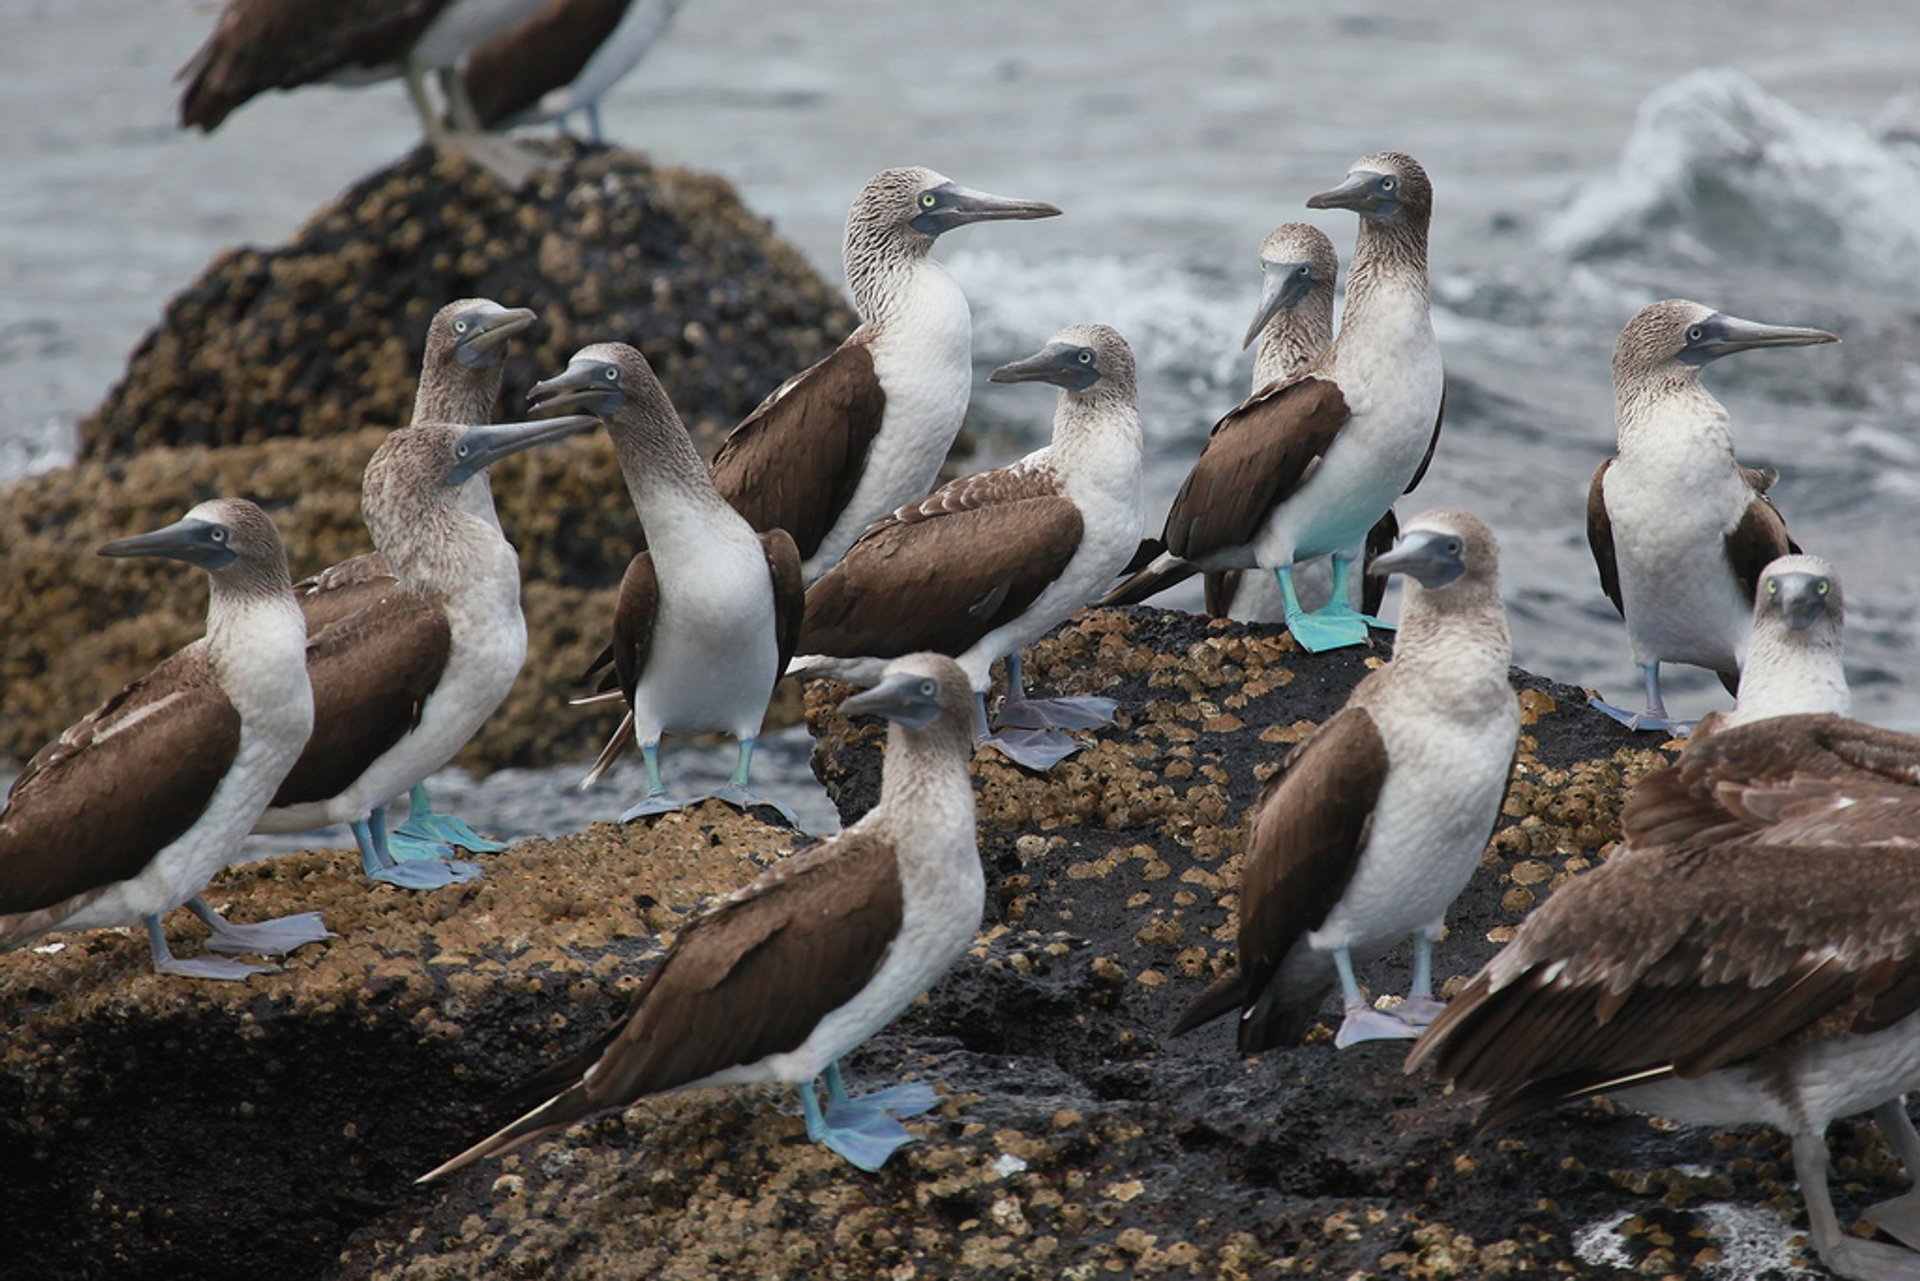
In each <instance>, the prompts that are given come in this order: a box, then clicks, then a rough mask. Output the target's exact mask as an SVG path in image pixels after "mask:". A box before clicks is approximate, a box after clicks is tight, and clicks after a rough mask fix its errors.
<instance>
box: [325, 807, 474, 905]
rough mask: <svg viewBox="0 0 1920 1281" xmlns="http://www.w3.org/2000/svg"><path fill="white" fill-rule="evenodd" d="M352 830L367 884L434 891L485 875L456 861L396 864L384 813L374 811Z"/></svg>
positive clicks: (414, 861) (445, 859)
mask: <svg viewBox="0 0 1920 1281" xmlns="http://www.w3.org/2000/svg"><path fill="white" fill-rule="evenodd" d="M351 826H352V828H353V839H354V841H355V843H357V844H358V845H359V847H360V870H361V871H363V872H365V873H366V876H367V879H368V880H370V881H379V882H381V883H382V884H384V885H394V886H398V887H399V888H401V889H403V890H437V889H442V888H444V887H446V886H448V885H457V884H459V883H460V882H462V881H473V880H478V879H479V878H480V877H482V876H485V875H486V873H485V872H484V871H483V870H482V869H481V868H480V867H479V866H478V865H476V864H473V863H463V862H461V861H460V860H458V859H450V858H421V859H409V860H408V861H407V862H405V863H396V862H395V861H394V858H393V855H392V853H391V852H390V851H389V850H388V848H387V831H386V814H385V812H384V811H381V810H375V811H374V812H373V813H372V814H371V815H370V816H369V817H368V818H367V819H366V821H364V822H360V823H354V824H352V825H351Z"/></svg>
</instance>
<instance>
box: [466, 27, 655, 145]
mask: <svg viewBox="0 0 1920 1281" xmlns="http://www.w3.org/2000/svg"><path fill="white" fill-rule="evenodd" d="M680 5H681V0H547V3H546V5H545V6H544V7H542V8H541V10H540V12H538V13H536V14H534V15H533V17H531V18H529V19H527V20H526V21H525V22H523V23H521V24H520V25H519V26H517V27H515V28H514V29H513V30H511V31H509V32H507V33H506V34H505V35H501V36H496V37H494V38H493V39H492V40H489V41H488V42H487V43H486V44H483V45H481V46H480V47H479V48H478V49H475V50H474V51H473V53H472V54H471V55H469V56H468V58H467V60H466V62H465V63H463V64H462V65H461V68H460V76H461V79H462V80H464V81H465V82H466V86H467V95H468V97H469V98H471V99H472V100H473V109H474V113H475V114H476V115H477V116H478V117H479V118H480V123H481V124H483V125H485V126H486V127H487V128H489V129H511V128H513V127H514V126H516V125H535V124H543V123H545V122H546V121H549V120H560V121H563V122H564V119H565V117H566V116H568V115H570V114H572V113H573V112H575V111H578V112H580V113H582V114H583V115H585V116H586V118H587V125H588V128H589V131H590V132H591V134H592V137H593V140H594V141H595V142H604V141H605V140H606V139H605V135H604V134H603V132H602V131H601V128H600V99H601V98H602V97H604V96H605V95H606V92H607V90H609V89H611V88H613V86H614V85H615V84H617V83H618V82H619V81H620V79H621V78H622V77H623V76H625V75H626V74H627V73H628V72H629V71H632V70H633V69H634V68H635V67H637V66H639V65H640V60H641V59H642V58H644V57H646V56H647V53H648V51H649V50H651V49H652V48H653V46H654V44H655V43H657V42H658V41H659V39H660V37H661V36H663V35H665V34H666V31H667V28H668V26H670V25H671V24H672V22H673V15H674V14H675V13H677V12H679V9H680Z"/></svg>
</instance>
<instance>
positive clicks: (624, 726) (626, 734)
mask: <svg viewBox="0 0 1920 1281" xmlns="http://www.w3.org/2000/svg"><path fill="white" fill-rule="evenodd" d="M632 746H633V709H631V708H629V709H627V715H626V717H625V719H623V720H622V721H621V722H620V728H619V729H617V730H615V731H613V737H612V738H610V739H608V740H607V745H606V746H605V747H603V748H601V749H600V755H599V756H598V757H596V758H595V759H594V762H593V768H592V769H590V770H588V771H587V776H586V777H585V778H583V779H581V780H580V790H581V791H583V792H584V791H586V790H587V789H588V788H589V787H592V786H593V785H594V784H595V783H598V782H599V781H600V779H601V777H602V776H603V775H604V774H605V773H606V772H607V771H608V770H610V769H612V768H613V763H614V762H615V761H617V760H619V759H620V757H621V754H622V753H624V752H625V751H626V750H627V749H628V748H629V747H632Z"/></svg>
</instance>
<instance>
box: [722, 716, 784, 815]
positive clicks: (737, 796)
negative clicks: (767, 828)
mask: <svg viewBox="0 0 1920 1281" xmlns="http://www.w3.org/2000/svg"><path fill="white" fill-rule="evenodd" d="M757 741H758V740H757V739H755V738H752V737H748V738H743V739H741V740H740V759H739V761H738V762H737V763H736V764H735V765H734V767H733V778H732V779H730V780H729V781H728V783H727V785H726V786H725V787H723V788H721V789H720V790H719V791H717V792H714V793H712V797H713V799H714V800H716V801H725V802H726V803H727V804H729V805H731V806H733V807H734V808H735V809H738V810H741V811H746V810H750V809H752V808H754V807H755V806H756V805H763V806H765V807H767V808H768V809H771V810H774V811H775V812H777V813H778V814H779V815H780V817H781V818H782V819H784V820H786V824H787V826H788V827H791V828H793V829H794V830H795V831H799V830H800V820H799V819H797V818H795V817H794V814H793V811H792V810H790V809H788V808H787V807H786V806H784V805H782V804H781V803H780V802H779V801H776V800H771V799H769V798H767V797H765V796H762V795H760V793H758V792H756V791H754V790H753V789H752V788H750V787H748V786H747V773H748V771H750V770H751V769H752V768H753V745H754V743H755V742H757Z"/></svg>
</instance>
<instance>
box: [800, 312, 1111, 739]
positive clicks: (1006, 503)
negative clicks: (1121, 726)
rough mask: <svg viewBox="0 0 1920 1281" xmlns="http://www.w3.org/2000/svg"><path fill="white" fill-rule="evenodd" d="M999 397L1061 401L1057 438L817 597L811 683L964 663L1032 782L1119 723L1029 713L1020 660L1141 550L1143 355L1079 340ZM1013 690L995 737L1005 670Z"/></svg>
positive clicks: (896, 538)
mask: <svg viewBox="0 0 1920 1281" xmlns="http://www.w3.org/2000/svg"><path fill="white" fill-rule="evenodd" d="M993 380H994V381H995V382H1003V383H1012V382H1045V383H1051V384H1053V385H1054V386H1056V387H1058V388H1059V389H1060V397H1059V406H1058V408H1057V409H1056V410H1055V411H1054V419H1053V439H1052V441H1051V442H1050V443H1048V444H1047V445H1046V446H1045V447H1044V448H1041V449H1037V450H1035V451H1034V452H1033V453H1031V454H1028V455H1027V456H1026V457H1025V458H1022V459H1020V460H1019V461H1018V462H1016V463H1012V464H1010V465H1009V466H1006V467H1000V468H995V469H994V470H992V471H985V472H980V473H978V474H976V475H972V476H967V477H964V478H962V479H960V480H956V481H954V482H952V483H951V484H949V485H946V486H945V487H943V488H942V489H940V490H939V491H938V492H937V493H934V494H932V495H931V496H929V497H927V498H925V499H923V500H921V501H920V502H918V503H913V504H910V505H908V506H905V507H902V508H900V509H899V510H898V511H896V512H894V513H893V514H892V515H891V516H889V517H887V518H886V519H885V520H882V521H879V522H877V523H876V524H875V525H874V526H873V528H872V529H870V530H868V531H867V533H866V534H865V536H863V537H862V538H861V539H860V541H859V542H857V543H855V544H854V545H853V547H852V548H851V549H849V550H848V552H847V555H846V558H845V559H843V560H842V561H841V562H840V563H839V564H838V565H835V566H834V567H833V568H832V569H831V570H829V571H828V573H827V575H826V576H825V577H824V578H822V579H821V580H820V581H819V582H817V583H815V584H814V585H813V586H812V587H811V588H810V589H809V590H808V592H807V611H806V619H805V621H804V623H803V624H802V626H801V635H800V643H799V648H800V652H801V654H802V657H801V658H799V659H797V660H795V662H794V665H793V670H794V672H795V674H796V675H806V676H839V677H841V678H842V679H846V678H847V677H848V675H849V674H851V673H858V672H860V671H861V670H864V669H867V668H870V667H872V666H876V665H877V661H876V660H884V659H888V658H892V657H895V656H896V655H899V654H903V653H911V652H913V651H915V650H922V649H926V650H933V651H935V652H937V653H942V654H947V655H950V656H952V657H953V658H955V659H957V660H958V661H959V663H960V666H961V669H962V670H963V671H965V672H966V673H967V679H968V680H969V681H970V682H971V683H972V687H973V691H974V694H975V696H976V697H977V698H978V699H979V700H980V702H981V705H980V708H979V712H980V716H979V724H978V726H977V728H978V729H979V731H980V732H981V734H982V735H983V741H984V742H986V743H988V744H990V745H992V746H994V747H996V748H998V749H999V750H1000V751H1001V752H1002V753H1004V754H1005V755H1007V756H1008V757H1010V758H1011V759H1013V760H1015V761H1018V762H1019V763H1020V764H1022V765H1025V766H1027V767H1028V768H1030V769H1038V770H1045V769H1050V768H1052V766H1053V765H1055V764H1057V763H1058V762H1059V761H1060V760H1061V759H1062V758H1063V757H1065V756H1066V755H1068V754H1069V753H1071V752H1073V751H1075V750H1076V748H1077V746H1078V745H1077V744H1076V743H1075V741H1074V740H1073V738H1072V737H1071V736H1070V735H1067V734H1065V733H1062V732H1061V730H1062V729H1064V728H1092V727H1094V726H1099V725H1104V724H1106V723H1107V722H1108V721H1109V720H1111V719H1112V717H1113V711H1114V704H1113V702H1112V700H1110V699H1104V698H1066V699H1045V700H1039V699H1027V698H1026V697H1025V690H1024V688H1023V686H1022V683H1021V679H1020V674H1019V656H1020V650H1021V648H1022V647H1023V646H1026V645H1029V644H1031V643H1033V642H1034V641H1036V640H1039V639H1040V638H1041V637H1042V636H1044V635H1046V634H1047V633H1048V632H1050V631H1052V630H1053V629H1054V628H1055V627H1056V626H1058V625H1059V624H1060V623H1062V622H1064V621H1065V620H1066V619H1067V618H1069V617H1071V616H1072V615H1073V614H1074V613H1075V612H1076V611H1078V610H1079V609H1080V608H1081V607H1082V606H1084V605H1085V604H1086V603H1087V602H1088V601H1089V600H1091V599H1092V598H1093V597H1094V596H1095V595H1096V594H1097V593H1098V592H1099V591H1100V589H1101V588H1102V587H1104V586H1105V585H1106V584H1108V583H1110V582H1112V581H1113V577H1114V575H1115V574H1117V573H1118V572H1119V571H1120V569H1121V568H1122V567H1123V566H1125V564H1126V563H1127V559H1128V558H1129V557H1130V556H1131V555H1132V554H1133V551H1134V549H1135V548H1136V547H1137V546H1139V543H1140V526H1141V514H1140V506H1141V499H1140V454H1141V440H1140V411H1139V405H1138V400H1137V396H1136V392H1135V386H1134V363H1133V352H1132V350H1131V349H1130V348H1129V347H1128V346H1127V340H1126V339H1125V338H1122V337H1121V336H1120V334H1119V333H1118V332H1116V331H1115V330H1113V329H1111V328H1109V327H1108V326H1106V325H1073V326H1069V327H1068V328H1066V329H1063V330H1061V331H1060V332H1059V333H1057V334H1055V335H1054V336H1053V337H1052V338H1051V339H1050V340H1049V341H1048V343H1047V345H1046V346H1045V347H1043V348H1042V349H1041V350H1040V351H1039V352H1038V353H1036V354H1035V355H1033V356H1030V357H1028V358H1027V359H1025V360H1020V361H1015V362H1014V363H1012V364H1010V365H1004V366H1002V367H1001V368H999V369H996V370H995V371H994V372H993ZM1003 656H1004V657H1006V659H1007V663H1008V675H1009V682H1008V683H1009V691H1008V701H1007V704H1006V705H1005V706H1004V707H1003V708H1002V712H1001V716H1002V724H1001V728H1000V729H998V730H996V731H995V732H994V733H992V734H991V735H988V734H987V732H986V729H987V726H986V710H985V698H986V693H987V689H988V685H989V672H990V669H991V668H992V666H993V662H994V660H995V659H997V658H1000V657H1003Z"/></svg>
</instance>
